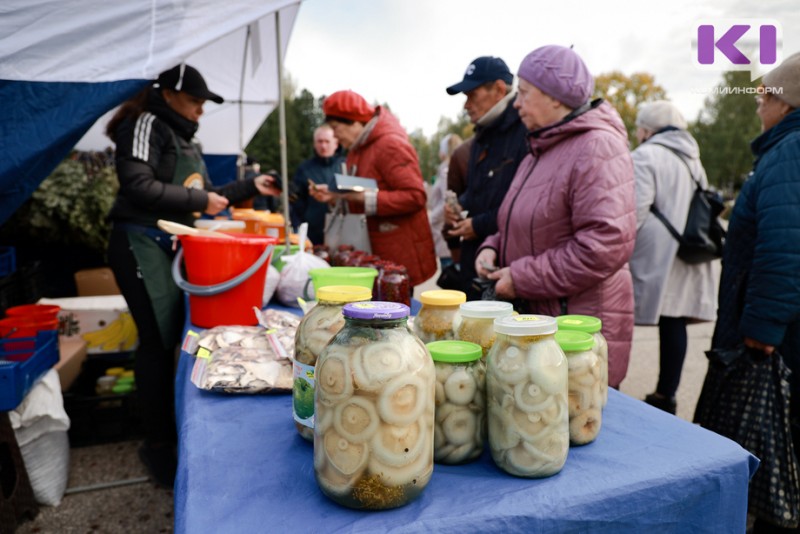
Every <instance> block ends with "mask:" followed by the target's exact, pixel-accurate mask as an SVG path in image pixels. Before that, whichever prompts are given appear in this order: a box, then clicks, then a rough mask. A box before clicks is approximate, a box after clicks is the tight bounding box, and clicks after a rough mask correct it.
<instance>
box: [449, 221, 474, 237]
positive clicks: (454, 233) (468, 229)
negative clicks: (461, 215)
mask: <svg viewBox="0 0 800 534" xmlns="http://www.w3.org/2000/svg"><path fill="white" fill-rule="evenodd" d="M447 235H449V236H450V237H462V238H464V239H478V234H476V233H475V229H474V228H473V227H472V218H471V217H470V218H469V219H463V220H460V221H458V222H456V223H454V224H453V228H452V229H450V230H448V231H447Z"/></svg>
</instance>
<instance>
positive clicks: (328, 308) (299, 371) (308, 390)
mask: <svg viewBox="0 0 800 534" xmlns="http://www.w3.org/2000/svg"><path fill="white" fill-rule="evenodd" d="M317 298H318V299H319V301H318V302H317V304H316V306H314V307H313V308H311V310H309V312H308V313H307V314H306V315H304V316H303V319H302V320H301V321H300V324H299V325H297V330H296V332H295V337H294V360H293V362H292V368H293V374H294V376H293V380H292V415H293V417H294V421H295V423H294V426H295V427H296V428H297V431H298V432H299V433H300V435H301V436H303V437H304V438H305V439H307V440H308V441H314V387H315V380H314V366H315V365H316V363H317V358H319V355H320V353H322V350H323V349H324V348H325V345H327V344H328V342H329V341H330V340H331V338H333V336H335V335H336V333H337V332H339V330H341V328H342V326H344V317H343V316H342V307H343V306H344V305H345V304H347V303H348V302H361V301H365V300H369V299H371V298H372V292H371V291H370V289H369V288H367V287H358V286H324V287H321V288H319V291H318V292H317Z"/></svg>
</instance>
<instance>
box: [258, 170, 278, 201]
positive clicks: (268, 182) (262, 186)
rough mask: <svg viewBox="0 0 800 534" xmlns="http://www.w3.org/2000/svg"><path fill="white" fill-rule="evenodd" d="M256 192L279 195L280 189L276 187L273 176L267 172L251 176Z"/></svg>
mask: <svg viewBox="0 0 800 534" xmlns="http://www.w3.org/2000/svg"><path fill="white" fill-rule="evenodd" d="M253 181H254V182H255V184H256V188H257V189H258V192H259V193H261V194H262V195H269V196H273V197H279V196H281V189H280V188H279V187H278V185H277V183H276V181H275V177H274V176H270V175H269V174H260V175H258V176H256V177H255V178H253Z"/></svg>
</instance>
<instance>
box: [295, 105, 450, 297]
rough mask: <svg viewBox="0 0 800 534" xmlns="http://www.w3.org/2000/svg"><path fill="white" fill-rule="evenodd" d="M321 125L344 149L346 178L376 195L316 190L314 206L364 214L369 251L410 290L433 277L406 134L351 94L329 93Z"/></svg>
mask: <svg viewBox="0 0 800 534" xmlns="http://www.w3.org/2000/svg"><path fill="white" fill-rule="evenodd" d="M322 111H323V112H324V113H325V120H326V122H327V123H328V124H330V126H331V128H333V133H334V135H335V136H336V138H337V139H338V141H339V144H341V145H342V146H343V147H344V148H346V149H347V151H348V152H347V173H348V174H350V175H355V176H361V177H364V178H373V179H375V180H376V181H377V182H378V191H363V192H352V193H333V192H331V191H328V188H327V186H324V185H317V186H316V187H314V188H310V189H309V194H310V195H311V196H313V197H314V198H315V199H316V200H318V201H320V202H332V201H334V200H336V199H337V198H339V197H341V198H344V199H345V200H347V201H348V202H349V208H350V211H351V212H352V213H365V214H366V215H367V227H368V229H369V239H370V244H371V245H372V252H373V253H374V254H376V255H378V256H380V257H381V259H385V260H389V261H392V262H394V263H399V264H401V265H405V267H406V269H408V275H409V277H410V278H411V283H412V285H419V284H421V283H423V282H424V281H426V280H427V279H429V278H431V277H432V276H433V275H434V274H436V253H435V251H434V247H433V236H432V235H431V229H430V225H429V224H428V214H427V211H426V195H425V187H424V185H423V180H422V173H421V172H420V169H419V161H418V160H417V153H416V152H415V151H414V147H412V146H411V143H409V142H408V135H407V134H406V131H405V130H404V129H403V127H402V126H401V125H400V123H399V122H398V120H397V118H396V117H395V116H394V115H392V114H391V113H389V110H387V109H384V108H382V107H380V106H378V107H372V106H370V105H369V104H368V103H367V101H366V100H364V98H363V97H362V96H361V95H359V94H357V93H354V92H353V91H338V92H336V93H333V94H332V95H330V96H329V97H328V98H326V99H325V102H324V103H323V104H322Z"/></svg>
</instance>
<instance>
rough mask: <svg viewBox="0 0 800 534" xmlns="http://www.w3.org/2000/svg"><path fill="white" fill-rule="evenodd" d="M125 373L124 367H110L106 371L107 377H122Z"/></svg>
mask: <svg viewBox="0 0 800 534" xmlns="http://www.w3.org/2000/svg"><path fill="white" fill-rule="evenodd" d="M124 372H125V368H124V367H109V368H108V369H106V375H108V376H122V373H124Z"/></svg>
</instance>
